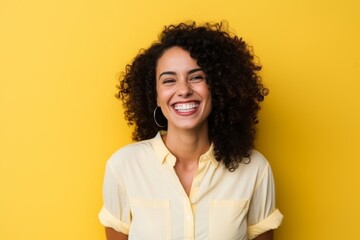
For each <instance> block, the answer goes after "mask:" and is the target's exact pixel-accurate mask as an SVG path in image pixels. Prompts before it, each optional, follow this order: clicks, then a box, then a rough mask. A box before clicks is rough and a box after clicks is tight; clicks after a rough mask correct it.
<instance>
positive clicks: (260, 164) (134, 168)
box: [99, 134, 282, 240]
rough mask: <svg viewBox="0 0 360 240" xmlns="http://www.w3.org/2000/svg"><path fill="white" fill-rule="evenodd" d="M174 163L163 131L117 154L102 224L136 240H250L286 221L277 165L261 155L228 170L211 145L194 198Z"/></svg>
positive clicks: (193, 190)
mask: <svg viewBox="0 0 360 240" xmlns="http://www.w3.org/2000/svg"><path fill="white" fill-rule="evenodd" d="M175 161H176V159H175V157H174V156H173V155H172V154H171V153H170V152H169V150H168V149H167V148H166V146H165V144H164V143H163V141H162V138H161V136H160V134H158V135H157V136H156V137H155V138H153V139H150V140H146V141H141V142H138V143H134V144H130V145H128V146H126V147H124V148H122V149H120V150H119V151H117V152H116V153H115V154H114V155H113V156H112V157H111V158H110V159H109V161H108V162H107V166H106V172H105V179H104V190H103V191H104V205H103V208H102V209H101V211H100V213H99V218H100V221H101V223H102V224H103V225H104V226H106V227H111V228H113V229H115V230H116V231H119V232H122V233H124V234H128V235H129V239H130V240H133V239H140V240H147V239H149V240H162V239H169V240H170V239H172V240H190V239H196V240H205V239H206V240H208V239H210V240H227V239H229V240H235V239H239V240H245V239H253V238H255V237H256V236H258V235H259V234H261V233H263V232H266V231H268V230H270V229H275V228H277V227H278V226H279V225H280V224H281V221H282V215H281V213H280V212H279V211H278V210H277V209H276V208H275V191H274V180H273V176H272V172H271V168H270V166H269V163H268V162H267V161H266V159H265V158H264V157H263V156H262V155H261V154H260V153H259V152H257V151H253V153H252V155H251V162H250V163H249V164H240V166H239V168H238V169H236V170H235V171H234V172H229V170H228V169H227V168H226V167H225V166H224V165H223V164H222V163H221V162H218V161H216V160H215V158H214V156H213V147H210V149H209V150H208V151H207V152H206V153H205V154H203V155H202V156H201V157H200V159H199V165H198V170H197V173H196V175H195V177H194V180H193V183H192V186H191V192H190V196H189V197H188V196H187V194H186V193H185V191H184V189H183V187H182V185H181V183H180V181H179V179H178V177H177V175H176V173H175V171H174V168H173V167H174V165H175Z"/></svg>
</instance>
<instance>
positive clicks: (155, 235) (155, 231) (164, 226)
mask: <svg viewBox="0 0 360 240" xmlns="http://www.w3.org/2000/svg"><path fill="white" fill-rule="evenodd" d="M130 206H131V214H132V220H131V225H130V230H129V240H153V239H157V240H170V238H171V231H170V229H171V216H170V202H169V200H153V199H151V200H149V199H130Z"/></svg>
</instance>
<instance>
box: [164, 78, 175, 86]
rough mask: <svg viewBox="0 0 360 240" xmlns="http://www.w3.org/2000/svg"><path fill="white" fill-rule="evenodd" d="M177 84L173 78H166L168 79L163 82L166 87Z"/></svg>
mask: <svg viewBox="0 0 360 240" xmlns="http://www.w3.org/2000/svg"><path fill="white" fill-rule="evenodd" d="M175 82H176V80H175V79H173V78H166V79H164V80H162V83H163V84H164V85H172V84H174V83H175Z"/></svg>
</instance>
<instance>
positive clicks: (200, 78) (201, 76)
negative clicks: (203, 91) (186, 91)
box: [190, 74, 205, 82]
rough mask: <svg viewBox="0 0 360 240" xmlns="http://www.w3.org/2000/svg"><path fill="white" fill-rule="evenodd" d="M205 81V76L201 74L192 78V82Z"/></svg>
mask: <svg viewBox="0 0 360 240" xmlns="http://www.w3.org/2000/svg"><path fill="white" fill-rule="evenodd" d="M203 80H205V76H204V75H201V74H196V75H193V76H191V77H190V81H192V82H201V81H203Z"/></svg>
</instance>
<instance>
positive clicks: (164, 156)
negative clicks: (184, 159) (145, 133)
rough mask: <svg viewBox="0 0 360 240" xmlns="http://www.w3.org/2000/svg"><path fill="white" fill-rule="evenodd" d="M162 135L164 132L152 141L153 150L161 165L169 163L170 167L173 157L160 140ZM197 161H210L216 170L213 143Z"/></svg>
mask: <svg viewBox="0 0 360 240" xmlns="http://www.w3.org/2000/svg"><path fill="white" fill-rule="evenodd" d="M164 134H166V131H159V132H158V133H157V134H156V136H155V137H154V138H153V139H152V146H153V149H154V151H155V153H156V155H157V157H158V159H159V161H160V163H161V164H163V163H164V162H165V161H170V163H171V164H172V165H175V160H176V158H175V156H174V155H173V154H172V153H171V152H170V151H169V149H168V148H167V147H166V146H165V143H164V141H163V140H162V138H161V135H164ZM199 161H210V162H211V164H213V165H214V167H215V168H217V166H218V165H219V161H217V160H216V159H215V155H214V144H213V143H211V145H210V148H209V150H207V151H206V152H205V153H204V154H203V155H201V156H200V160H199Z"/></svg>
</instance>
